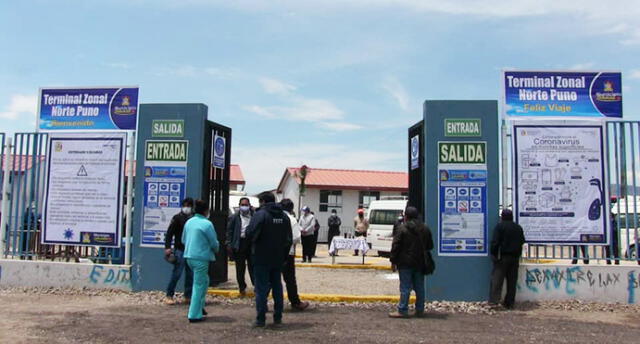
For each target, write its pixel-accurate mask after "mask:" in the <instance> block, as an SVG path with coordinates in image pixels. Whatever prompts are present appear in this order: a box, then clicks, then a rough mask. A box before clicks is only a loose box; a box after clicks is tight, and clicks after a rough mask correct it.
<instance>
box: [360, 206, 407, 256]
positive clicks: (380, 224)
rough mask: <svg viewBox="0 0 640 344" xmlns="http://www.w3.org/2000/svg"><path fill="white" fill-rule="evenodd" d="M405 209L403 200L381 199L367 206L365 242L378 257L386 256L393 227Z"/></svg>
mask: <svg viewBox="0 0 640 344" xmlns="http://www.w3.org/2000/svg"><path fill="white" fill-rule="evenodd" d="M406 207H407V200H406V198H405V199H392V200H389V199H381V200H378V201H372V202H371V203H370V204H369V212H368V215H367V219H368V220H369V231H368V233H367V242H368V243H369V245H370V246H371V248H372V249H374V250H377V251H378V254H379V255H380V256H388V255H389V254H390V252H391V243H392V242H393V226H394V225H395V224H396V222H397V221H398V218H399V217H400V216H401V215H402V214H403V213H404V209H405V208H406Z"/></svg>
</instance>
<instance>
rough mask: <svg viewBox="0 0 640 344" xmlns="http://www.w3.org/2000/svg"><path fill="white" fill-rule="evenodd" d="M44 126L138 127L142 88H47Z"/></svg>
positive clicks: (41, 119) (42, 104) (41, 106)
mask: <svg viewBox="0 0 640 344" xmlns="http://www.w3.org/2000/svg"><path fill="white" fill-rule="evenodd" d="M38 106H39V113H38V120H39V121H38V128H39V129H40V130H73V129H82V130H91V129H100V130H105V129H116V130H135V129H136V121H137V118H138V88H137V87H114V88H43V89H40V100H39V103H38Z"/></svg>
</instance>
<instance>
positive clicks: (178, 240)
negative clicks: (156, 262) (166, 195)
mask: <svg viewBox="0 0 640 344" xmlns="http://www.w3.org/2000/svg"><path fill="white" fill-rule="evenodd" d="M192 212H193V199H191V198H185V199H184V200H183V201H182V209H181V210H180V212H179V213H178V214H176V215H174V216H173V218H172V219H171V223H170V224H169V228H168V229H167V234H166V235H165V237H164V255H165V259H167V260H169V261H172V262H173V263H172V264H173V271H172V272H171V279H169V285H168V286H167V296H166V298H165V303H166V304H167V305H174V304H175V303H176V301H175V300H174V298H173V297H174V295H175V293H176V285H177V284H178V281H179V280H180V277H181V276H182V272H183V271H184V270H187V273H186V274H185V278H184V298H185V302H189V300H190V299H191V291H192V288H193V271H191V268H190V267H189V266H188V265H187V264H186V261H185V260H184V244H183V243H182V232H183V230H184V224H185V223H187V220H189V219H190V218H191V216H192ZM172 243H173V249H172V248H171V244H172ZM171 255H173V257H175V259H170V257H171Z"/></svg>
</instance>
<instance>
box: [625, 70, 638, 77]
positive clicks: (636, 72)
mask: <svg viewBox="0 0 640 344" xmlns="http://www.w3.org/2000/svg"><path fill="white" fill-rule="evenodd" d="M627 77H628V78H629V79H640V69H633V70H632V71H631V73H629V75H628V76H627Z"/></svg>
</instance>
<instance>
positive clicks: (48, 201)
mask: <svg viewBox="0 0 640 344" xmlns="http://www.w3.org/2000/svg"><path fill="white" fill-rule="evenodd" d="M126 141H127V136H126V134H125V133H92V134H50V135H49V142H48V150H47V151H48V152H49V156H48V157H47V166H48V167H47V177H46V186H45V200H44V212H43V216H44V219H43V222H42V223H43V226H44V227H43V232H44V234H43V236H42V243H43V244H63V245H76V246H83V245H85V246H87V245H90V246H108V247H118V246H120V235H121V230H120V229H121V226H122V211H123V208H122V199H123V198H122V193H123V189H124V188H123V187H124V154H125V148H126Z"/></svg>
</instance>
